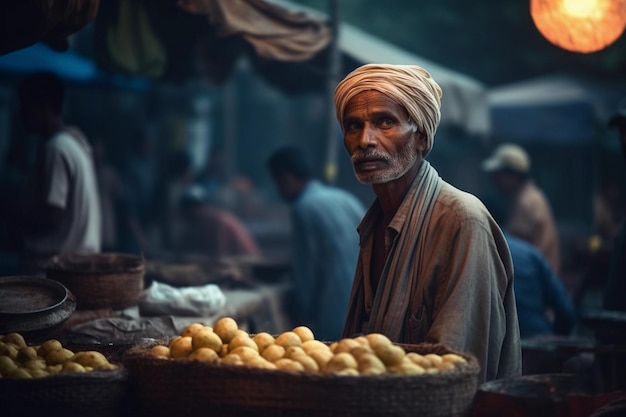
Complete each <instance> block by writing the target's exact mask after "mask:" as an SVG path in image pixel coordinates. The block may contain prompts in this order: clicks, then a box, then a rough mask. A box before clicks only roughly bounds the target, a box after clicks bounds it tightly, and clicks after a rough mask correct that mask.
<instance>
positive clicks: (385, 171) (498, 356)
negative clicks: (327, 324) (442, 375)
mask: <svg viewBox="0 0 626 417" xmlns="http://www.w3.org/2000/svg"><path fill="white" fill-rule="evenodd" d="M441 96H442V91H441V88H440V87H439V85H437V83H436V82H435V81H434V80H433V79H432V77H431V76H430V74H429V73H428V72H427V71H426V70H424V69H423V68H421V67H418V66H414V65H375V64H368V65H364V66H362V67H360V68H357V69H356V70H354V71H353V72H351V73H350V74H348V75H347V76H346V78H344V79H343V80H342V81H341V82H340V83H339V85H338V86H337V88H336V89H335V107H336V115H337V119H338V121H339V124H340V125H341V128H342V130H343V134H344V146H345V148H346V150H347V151H348V154H349V156H350V158H351V161H352V165H353V168H354V172H355V175H356V177H357V179H358V180H359V181H360V182H362V183H367V184H372V187H373V190H374V192H375V194H376V197H377V198H376V199H375V201H374V202H373V203H372V205H371V206H370V208H369V210H368V211H367V213H366V214H365V216H364V218H363V220H362V221H361V224H360V225H359V227H358V232H359V236H360V246H361V251H360V254H359V258H358V264H357V270H356V274H355V279H354V282H353V287H352V293H351V296H350V305H349V310H348V315H347V318H346V323H345V326H344V336H345V337H350V336H354V335H356V334H366V333H373V332H380V333H383V334H385V335H386V336H387V337H389V338H390V339H391V340H392V341H394V342H401V343H420V342H431V343H441V344H443V345H445V346H447V347H449V348H451V349H454V350H457V351H462V352H468V353H471V354H473V355H475V356H476V358H477V359H478V362H479V363H480V366H481V371H480V375H479V381H480V382H483V381H488V380H492V379H496V378H505V377H511V376H516V375H519V374H520V372H521V350H520V345H519V325H518V319H517V312H516V306H515V298H514V295H513V267H512V263H511V255H510V253H509V248H508V246H507V243H506V240H505V238H504V236H503V234H502V231H501V230H500V228H499V227H498V225H497V224H496V222H495V221H494V220H493V218H492V217H491V215H490V214H489V212H488V211H487V209H486V208H485V206H484V205H483V204H482V203H481V202H480V200H479V199H477V198H476V197H475V196H473V195H471V194H468V193H465V192H462V191H460V190H458V189H456V188H454V187H453V186H451V185H450V184H448V183H446V182H445V181H443V180H442V179H441V178H440V177H439V175H438V174H437V171H436V170H435V169H434V168H433V167H432V166H431V165H430V164H429V163H428V161H426V160H425V159H424V158H425V157H426V156H427V155H428V153H429V152H430V150H431V148H432V146H433V139H434V136H435V131H436V129H437V127H438V125H439V120H440V117H441V113H440V108H441Z"/></svg>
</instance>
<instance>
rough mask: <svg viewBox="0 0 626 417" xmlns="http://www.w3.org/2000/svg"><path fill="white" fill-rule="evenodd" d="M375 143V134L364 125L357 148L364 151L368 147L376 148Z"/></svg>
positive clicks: (370, 128)
mask: <svg viewBox="0 0 626 417" xmlns="http://www.w3.org/2000/svg"><path fill="white" fill-rule="evenodd" d="M377 143H378V140H377V139H376V132H375V131H374V129H372V127H371V126H370V125H369V124H367V123H366V124H365V125H364V126H363V129H362V130H361V132H360V134H359V147H361V148H363V149H365V148H368V147H370V146H376V144H377Z"/></svg>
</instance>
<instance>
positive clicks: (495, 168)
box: [482, 143, 561, 274]
mask: <svg viewBox="0 0 626 417" xmlns="http://www.w3.org/2000/svg"><path fill="white" fill-rule="evenodd" d="M482 168H483V170H484V171H486V172H489V173H491V175H492V178H493V181H494V185H495V186H496V189H497V191H498V192H499V193H501V194H502V195H503V196H504V197H505V198H506V199H507V201H508V206H509V216H508V218H509V220H508V222H507V224H506V225H505V226H506V229H507V230H508V231H509V233H511V234H512V235H514V236H517V237H519V238H521V239H524V240H526V241H527V242H530V243H531V244H533V245H534V246H535V247H536V248H537V249H539V251H540V252H541V253H543V254H544V256H545V257H546V258H547V259H548V261H549V262H550V265H552V268H553V269H554V272H555V273H557V274H559V273H560V271H561V249H560V243H559V235H558V232H557V230H556V226H555V223H554V218H553V216H552V209H551V207H550V203H549V202H548V199H547V198H546V196H545V195H544V193H543V192H542V191H541V190H540V189H539V188H538V187H537V186H536V185H535V183H534V182H533V181H532V179H531V178H530V158H529V157H528V154H527V153H526V151H524V149H522V148H521V147H520V146H517V145H515V144H510V143H506V144H502V145H500V146H498V147H497V148H496V149H495V151H494V152H493V154H492V155H491V156H490V157H489V158H488V159H486V160H485V161H483V164H482Z"/></svg>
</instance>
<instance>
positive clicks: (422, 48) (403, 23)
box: [291, 0, 626, 86]
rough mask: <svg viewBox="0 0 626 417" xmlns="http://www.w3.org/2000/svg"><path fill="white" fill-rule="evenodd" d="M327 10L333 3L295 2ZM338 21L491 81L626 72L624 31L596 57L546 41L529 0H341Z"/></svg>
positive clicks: (613, 75)
mask: <svg viewBox="0 0 626 417" xmlns="http://www.w3.org/2000/svg"><path fill="white" fill-rule="evenodd" d="M291 1H292V2H293V3H297V4H301V5H304V6H307V7H310V8H314V9H317V10H319V11H322V12H324V13H327V12H328V10H329V7H330V4H331V1H332V0H291ZM336 1H338V2H339V14H340V19H341V20H342V21H344V22H347V23H350V24H352V25H354V26H356V27H358V28H360V29H362V30H365V31H367V32H369V33H371V34H372V35H375V36H378V37H380V38H382V39H384V40H386V41H389V42H392V43H394V44H396V45H398V46H400V47H402V48H404V49H406V50H408V51H411V52H413V53H415V54H418V55H421V56H423V57H425V58H428V59H430V60H432V61H435V62H438V63H440V64H442V65H445V66H447V67H449V68H452V69H455V70H457V71H460V72H463V73H466V74H468V75H470V76H473V77H474V78H476V79H478V80H480V81H482V82H483V83H485V84H487V85H490V86H493V85H498V84H504V83H508V82H513V81H517V80H521V79H525V78H531V77H534V76H540V75H545V74H550V73H556V72H568V73H571V74H575V75H582V76H589V77H599V78H604V79H617V78H622V79H623V78H624V76H626V34H624V35H622V36H621V38H620V39H618V41H617V42H616V43H614V44H613V45H611V46H609V47H608V48H606V49H604V50H602V51H598V52H595V53H591V54H580V53H574V52H569V51H565V50H562V49H560V48H558V47H557V46H554V45H552V44H551V43H550V42H548V41H547V40H546V39H545V38H543V36H542V35H541V34H540V33H539V31H538V30H537V29H536V28H535V25H534V23H533V21H532V19H531V17H530V0H479V1H467V0H437V1H424V0H422V1H416V0H386V1H384V2H382V1H378V0H336Z"/></svg>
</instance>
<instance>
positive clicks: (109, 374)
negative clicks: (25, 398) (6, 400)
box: [0, 365, 129, 389]
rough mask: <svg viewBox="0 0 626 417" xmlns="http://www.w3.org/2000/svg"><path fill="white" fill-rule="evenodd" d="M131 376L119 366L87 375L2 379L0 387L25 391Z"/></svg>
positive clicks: (71, 374)
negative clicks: (21, 386)
mask: <svg viewBox="0 0 626 417" xmlns="http://www.w3.org/2000/svg"><path fill="white" fill-rule="evenodd" d="M128 376H129V372H128V369H126V368H125V367H124V366H122V365H119V366H118V368H116V369H111V370H94V371H89V372H85V373H80V372H72V373H58V374H54V375H49V376H45V377H41V378H30V379H19V378H9V377H6V378H0V386H2V385H3V384H6V385H14V386H17V384H21V385H23V387H24V389H28V387H33V386H38V385H46V384H55V385H62V384H64V383H76V382H84V383H87V382H98V383H109V382H114V381H122V380H125V379H127V378H128Z"/></svg>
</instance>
